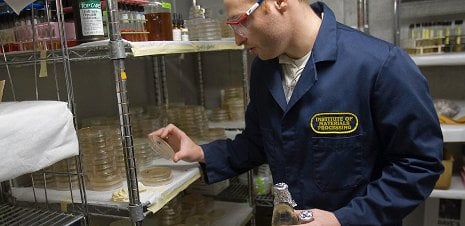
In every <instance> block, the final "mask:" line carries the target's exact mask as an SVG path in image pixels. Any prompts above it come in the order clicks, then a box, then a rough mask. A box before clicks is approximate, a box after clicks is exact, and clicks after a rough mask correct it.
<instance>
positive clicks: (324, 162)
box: [312, 135, 363, 191]
mask: <svg viewBox="0 0 465 226" xmlns="http://www.w3.org/2000/svg"><path fill="white" fill-rule="evenodd" d="M362 137H363V136H362V135H356V136H350V137H314V138H312V146H313V169H314V173H313V175H314V179H315V183H316V185H317V186H318V187H319V188H320V189H321V190H322V191H336V190H344V189H352V188H354V187H356V186H358V185H359V184H360V183H361V182H362V181H363V165H362V164H363V150H362V148H363V145H362V142H361V139H362Z"/></svg>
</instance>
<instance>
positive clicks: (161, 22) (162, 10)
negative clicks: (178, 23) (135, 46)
mask: <svg viewBox="0 0 465 226" xmlns="http://www.w3.org/2000/svg"><path fill="white" fill-rule="evenodd" d="M145 19H146V20H147V22H146V24H145V27H146V30H147V31H148V32H149V35H148V40H149V41H173V25H172V20H171V3H169V2H165V1H161V0H150V1H149V3H148V4H147V5H146V6H145Z"/></svg>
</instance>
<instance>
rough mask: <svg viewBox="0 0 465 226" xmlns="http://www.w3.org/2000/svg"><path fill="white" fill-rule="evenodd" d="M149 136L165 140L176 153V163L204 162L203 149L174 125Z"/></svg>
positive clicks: (174, 158) (174, 159)
mask: <svg viewBox="0 0 465 226" xmlns="http://www.w3.org/2000/svg"><path fill="white" fill-rule="evenodd" d="M147 136H149V137H150V136H158V137H161V138H162V139H163V140H165V141H166V142H167V143H168V144H169V145H170V146H171V148H173V150H174V152H175V154H174V157H173V161H174V162H178V161H179V160H183V161H186V162H204V156H203V150H202V148H201V147H200V146H199V145H197V144H196V143H194V142H193V141H192V140H191V139H190V138H189V137H188V136H187V135H186V134H185V133H184V132H183V131H182V130H180V129H179V128H178V127H176V126H175V125H173V124H169V125H167V126H166V127H163V128H160V129H158V130H157V131H154V132H151V133H150V134H148V135H147Z"/></svg>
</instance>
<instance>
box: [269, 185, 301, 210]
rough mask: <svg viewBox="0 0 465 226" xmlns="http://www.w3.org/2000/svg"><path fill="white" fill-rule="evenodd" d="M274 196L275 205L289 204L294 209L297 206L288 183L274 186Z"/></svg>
mask: <svg viewBox="0 0 465 226" xmlns="http://www.w3.org/2000/svg"><path fill="white" fill-rule="evenodd" d="M273 196H274V204H275V205H276V204H279V203H283V202H284V203H288V204H289V205H290V206H292V207H295V206H297V204H296V203H295V201H294V200H293V199H292V197H291V193H289V189H288V186H287V184H286V183H277V184H275V185H273Z"/></svg>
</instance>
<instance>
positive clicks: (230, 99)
mask: <svg viewBox="0 0 465 226" xmlns="http://www.w3.org/2000/svg"><path fill="white" fill-rule="evenodd" d="M221 105H222V107H223V108H225V109H227V110H228V114H229V119H230V120H244V93H243V89H242V88H237V87H233V88H228V89H225V90H224V95H223V98H222V102H221Z"/></svg>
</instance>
